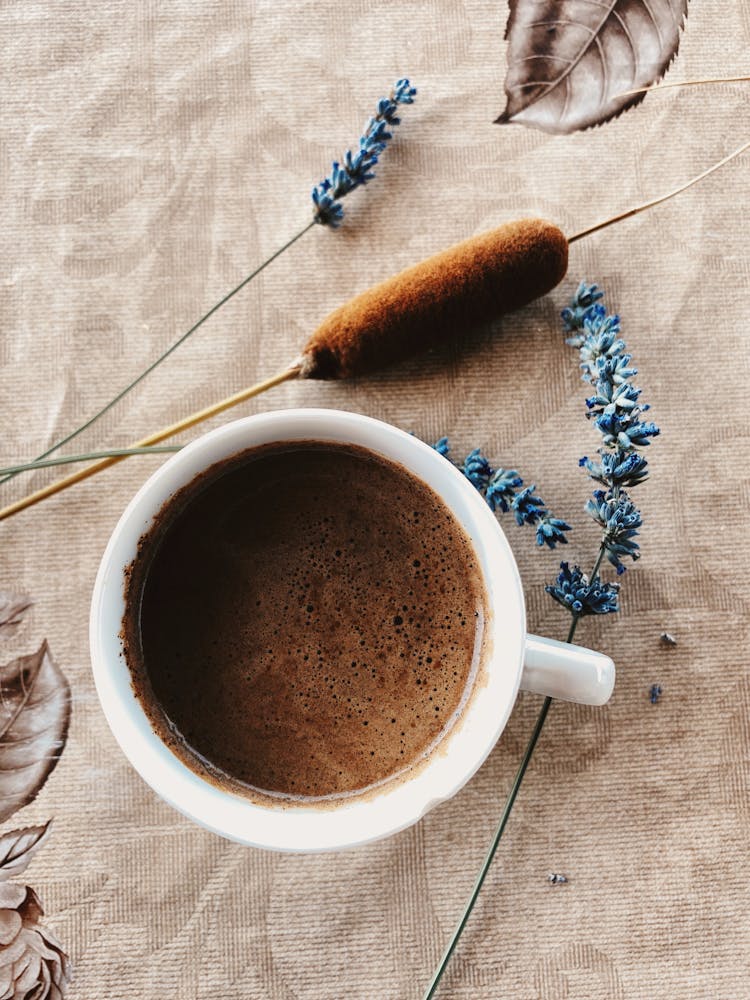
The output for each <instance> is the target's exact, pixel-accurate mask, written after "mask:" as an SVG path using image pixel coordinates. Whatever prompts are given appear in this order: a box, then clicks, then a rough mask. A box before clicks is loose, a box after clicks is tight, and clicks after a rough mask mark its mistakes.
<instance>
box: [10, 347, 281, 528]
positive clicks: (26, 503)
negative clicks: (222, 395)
mask: <svg viewBox="0 0 750 1000" xmlns="http://www.w3.org/2000/svg"><path fill="white" fill-rule="evenodd" d="M299 373H300V368H299V365H297V364H294V365H292V366H291V367H290V368H286V369H284V371H282V372H279V373H278V374H276V375H272V376H271V378H267V379H265V380H264V381H263V382H258V383H257V385H253V386H250V388H249V389H242V390H241V391H240V392H236V393H234V395H233V396H228V397H227V398H226V399H222V400H220V401H219V402H218V403H213V404H212V405H211V406H207V407H205V408H204V409H202V410H198V411H197V412H196V413H191V414H190V416H188V417H184V418H183V419H182V420H178V421H177V423H175V424H170V425H169V426H168V427H164V428H163V429H162V430H160V431H156V432H155V433H154V434H149V435H148V437H145V438H142V439H141V440H140V441H136V442H135V443H134V444H133V445H131V448H148V447H150V446H151V445H154V444H159V442H160V441H164V440H165V439H166V438H170V437H174V435H175V434H180V433H181V432H182V431H186V430H189V429H190V428H191V427H195V425H196V424H200V423H202V422H203V421H204V420H210V418H211V417H215V416H216V415H217V414H219V413H223V412H224V411H225V410H229V409H231V407H233V406H237V405H238V403H244V402H245V400H247V399H252V398H253V396H259V395H260V394H261V393H262V392H265V391H266V390H267V389H272V388H273V387H274V386H275V385H280V384H281V383H282V382H286V381H287V380H288V379H292V378H296V377H297V376H298V375H299ZM125 458H127V455H110V456H109V457H108V458H103V459H101V460H100V461H99V462H95V463H94V464H93V465H88V466H86V468H85V469H80V470H79V471H78V472H74V473H72V475H70V476H65V478H64V479H58V480H57V481H56V482H54V483H50V485H49V486H45V487H43V488H42V489H40V490H37V491H36V492H35V493H30V494H29V495H28V496H26V497H23V498H22V499H21V500H17V501H16V502H15V503H12V504H9V505H8V506H7V507H3V509H2V510H0V521H4V520H5V519H6V518H7V517H11V515H13V514H17V513H18V512H19V511H22V510H25V509H26V508H27V507H32V506H33V505H34V504H37V503H39V502H40V501H41V500H46V498H47V497H50V496H53V495H54V494H55V493H60V492H61V491H62V490H66V489H67V488H68V487H69V486H74V485H75V484H76V483H80V482H83V480H84V479H88V478H89V477H90V476H94V475H96V473H97V472H101V471H102V469H108V468H109V467H110V465H115V464H116V463H117V462H122V461H123V459H125Z"/></svg>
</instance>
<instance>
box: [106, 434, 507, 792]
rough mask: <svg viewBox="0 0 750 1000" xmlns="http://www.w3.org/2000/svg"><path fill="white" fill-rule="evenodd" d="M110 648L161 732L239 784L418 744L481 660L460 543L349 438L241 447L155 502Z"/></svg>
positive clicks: (438, 507)
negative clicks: (118, 645) (122, 655)
mask: <svg viewBox="0 0 750 1000" xmlns="http://www.w3.org/2000/svg"><path fill="white" fill-rule="evenodd" d="M126 598H127V604H126V607H127V612H126V615H125V618H124V621H123V637H124V640H125V646H126V656H127V660H128V663H129V666H130V668H131V671H132V675H133V679H134V686H135V690H136V693H137V696H138V697H139V699H140V700H141V703H142V704H143V706H144V708H145V709H146V711H147V713H148V715H149V718H150V720H151V722H152V724H153V725H154V727H155V729H156V731H157V732H158V733H159V735H160V736H161V737H162V738H163V739H164V740H165V741H166V742H167V743H168V744H169V746H171V747H172V749H173V750H174V751H175V752H176V753H177V755H178V756H179V757H180V758H181V759H182V760H183V761H185V763H187V764H188V766H189V767H191V768H192V769H193V770H195V771H197V772H198V773H200V774H203V775H206V776H208V777H210V778H211V779H212V780H213V781H215V782H218V783H220V784H225V785H229V786H232V787H234V788H235V789H237V788H239V789H242V790H244V791H246V792H250V794H251V795H252V794H253V791H254V792H255V793H258V794H261V795H262V794H263V793H266V794H268V793H270V794H273V795H282V796H287V797H293V798H297V799H299V798H310V797H314V798H318V797H321V796H337V795H343V794H348V793H353V792H357V791H360V790H362V789H365V788H368V787H369V786H372V785H376V784H378V783H381V782H383V781H385V780H386V779H389V778H393V777H394V776H395V775H397V774H399V773H400V772H403V771H405V770H407V769H409V768H413V767H414V766H415V765H416V764H418V763H419V762H420V761H422V760H423V759H424V758H425V756H426V755H428V754H429V753H430V751H431V750H432V749H433V748H434V747H435V745H436V743H437V742H439V740H440V739H441V738H442V737H443V735H444V734H445V733H446V732H447V730H449V729H450V728H451V727H452V726H453V725H454V724H455V722H456V719H457V717H458V715H459V714H460V712H461V710H462V708H463V705H464V703H465V701H466V698H467V696H468V693H469V691H470V689H471V687H472V683H473V680H474V677H475V675H476V672H477V670H478V668H479V664H480V660H481V650H482V642H483V629H484V623H485V619H486V616H487V609H486V598H485V593H484V588H483V584H482V580H481V576H480V572H479V569H478V567H477V564H476V557H475V554H474V551H473V549H472V547H471V544H470V543H469V540H468V538H467V536H466V535H465V533H464V531H463V529H462V528H461V526H460V525H459V523H458V522H457V520H456V518H455V516H454V515H453V514H452V513H451V512H450V511H449V510H448V508H447V507H446V506H445V504H444V503H443V502H442V500H440V498H439V497H438V496H437V495H436V494H435V493H434V492H433V490H432V489H430V488H429V487H428V486H427V485H426V484H424V483H422V482H421V481H420V480H418V479H416V478H414V477H413V476H412V475H410V474H408V473H407V472H406V471H405V470H404V469H403V468H401V467H400V466H398V465H396V464H394V463H392V462H389V461H386V460H384V459H382V458H379V457H377V456H375V455H374V454H372V453H371V452H369V451H366V450H364V449H362V448H357V447H352V446H343V445H335V444H334V445H332V444H325V443H317V442H302V443H294V444H279V445H271V446H265V447H261V448H256V449H252V450H250V451H247V452H244V453H242V454H240V455H238V456H235V457H234V458H232V459H230V460H228V461H226V462H223V463H220V464H218V465H215V466H213V467H212V468H211V469H209V470H208V471H207V472H206V473H204V474H203V475H201V476H200V477H199V478H197V479H196V480H194V481H193V482H192V483H191V484H190V485H188V486H187V487H185V488H184V489H182V490H181V491H180V492H178V493H177V494H176V495H175V496H174V497H172V498H171V499H170V500H169V501H168V502H167V503H166V504H165V506H164V507H163V508H162V510H161V512H160V513H159V515H158V517H157V518H156V521H155V523H154V526H153V527H152V528H151V530H150V531H149V532H148V533H147V534H146V535H145V536H144V537H143V539H142V540H141V544H140V548H139V554H138V556H137V558H136V560H135V562H134V563H133V565H132V567H131V570H130V574H129V582H128V585H127V594H126Z"/></svg>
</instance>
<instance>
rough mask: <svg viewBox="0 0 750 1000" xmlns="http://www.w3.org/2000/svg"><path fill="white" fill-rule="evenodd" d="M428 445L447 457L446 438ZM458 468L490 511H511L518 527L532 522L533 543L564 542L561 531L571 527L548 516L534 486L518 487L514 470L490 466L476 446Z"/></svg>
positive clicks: (505, 512) (545, 507)
mask: <svg viewBox="0 0 750 1000" xmlns="http://www.w3.org/2000/svg"><path fill="white" fill-rule="evenodd" d="M432 447H433V448H434V449H435V451H437V452H439V453H440V454H441V455H442V456H443V457H444V458H448V454H449V452H450V444H449V442H448V438H447V437H442V438H440V440H439V441H437V442H436V443H435V444H434V445H433V446H432ZM458 468H459V469H460V470H461V472H463V474H464V475H465V476H466V478H467V479H468V480H469V482H470V483H471V485H472V486H473V487H474V488H475V489H476V490H477V491H478V492H479V493H481V495H482V496H483V497H484V499H485V500H486V501H487V504H488V506H489V507H490V509H491V510H492V511H494V512H497V511H498V510H500V511H502V512H503V513H504V514H507V513H508V512H509V511H511V512H512V513H513V516H514V517H515V520H516V524H518V525H519V526H520V525H524V524H531V525H534V526H535V527H536V543H537V545H546V546H547V547H548V548H550V549H554V548H555V547H556V546H557V545H567V543H568V539H567V537H566V535H565V533H566V532H567V531H572V530H573V529H572V528H571V526H570V525H569V524H568V523H567V522H566V521H563V520H562V518H559V517H554V516H553V515H552V512H551V511H550V510H549V509H548V508H547V506H546V505H545V503H544V500H542V498H541V497H540V496H536V494H535V493H534V490H535V489H536V486H535V485H531V486H527V487H525V488H522V487H523V479H522V478H521V477H520V476H519V474H518V472H517V471H516V470H515V469H502V468H500V469H493V467H492V466H491V465H490V463H489V462H488V460H487V459H486V458H485V456H484V455H483V454H482V452H481V450H480V449H479V448H475V449H474V450H473V451H471V452H469V454H468V455H467V456H466V458H465V459H464V461H463V464H462V465H460V466H458Z"/></svg>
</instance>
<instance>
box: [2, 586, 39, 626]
mask: <svg viewBox="0 0 750 1000" xmlns="http://www.w3.org/2000/svg"><path fill="white" fill-rule="evenodd" d="M33 603H34V602H33V601H32V600H31V598H30V597H27V596H26V594H11V593H10V591H8V590H0V634H2V633H4V632H8V631H11V630H12V629H13V628H15V626H16V625H18V624H20V622H21V619H22V618H23V613H24V611H26V609H27V608H30V607H31V605H32V604H33Z"/></svg>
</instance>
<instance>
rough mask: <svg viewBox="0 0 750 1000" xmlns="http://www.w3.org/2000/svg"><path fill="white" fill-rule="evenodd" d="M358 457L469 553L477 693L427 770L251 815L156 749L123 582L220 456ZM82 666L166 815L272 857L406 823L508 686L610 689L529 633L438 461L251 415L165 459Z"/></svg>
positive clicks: (370, 435)
mask: <svg viewBox="0 0 750 1000" xmlns="http://www.w3.org/2000/svg"><path fill="white" fill-rule="evenodd" d="M310 440H315V441H329V442H338V443H348V444H355V445H359V446H361V447H363V448H367V449H369V450H370V451H373V452H375V453H377V454H379V455H383V456H384V457H385V458H388V459H390V460H391V461H393V462H397V463H399V464H400V465H402V466H404V467H405V468H406V469H407V470H408V471H409V472H410V473H411V474H413V475H415V476H417V477H418V478H419V479H421V480H422V481H423V482H425V483H427V484H428V485H429V486H431V487H432V489H433V490H435V492H436V493H438V494H439V495H440V497H441V498H442V500H443V502H444V503H445V504H447V506H448V507H449V508H450V509H451V510H452V512H453V514H454V515H455V517H456V518H457V519H458V521H459V522H460V524H461V525H462V526H463V528H464V530H465V531H466V533H467V534H468V536H469V538H470V540H471V543H472V546H473V547H474V550H475V552H476V556H477V560H478V564H479V566H480V569H481V573H482V577H483V580H484V585H485V589H486V592H487V599H488V602H487V603H488V607H489V609H490V615H489V616H488V618H489V620H488V622H487V626H486V627H487V633H486V634H487V635H488V637H489V645H488V652H487V654H486V656H485V670H484V672H483V673H484V676H483V678H482V681H483V683H481V684H479V685H478V686H477V689H476V690H475V691H474V692H472V694H471V696H470V697H469V700H468V702H467V704H466V707H465V709H464V712H463V714H462V716H461V718H460V719H459V721H458V722H457V723H456V725H455V726H454V727H453V728H452V729H451V730H450V731H449V732H448V733H447V734H446V736H445V737H444V739H443V740H442V742H441V743H440V744H439V745H438V747H437V748H436V750H435V751H433V753H432V754H431V756H430V757H429V759H428V760H427V762H426V763H424V764H422V765H421V766H420V767H417V768H415V770H414V773H413V774H411V775H407V776H406V777H404V778H403V779H401V780H399V781H397V782H392V783H385V784H384V785H383V788H382V790H381V789H375V790H371V791H369V792H368V793H367V794H364V795H362V796H356V795H354V796H351V797H347V798H342V799H340V800H337V801H336V802H335V803H332V802H330V801H328V802H325V803H320V804H319V805H315V804H307V805H300V806H295V805H293V804H292V805H290V804H286V803H285V804H280V805H279V806H275V805H273V804H271V803H269V804H259V803H258V802H254V801H251V800H250V799H249V798H245V797H243V796H242V795H240V794H238V793H234V792H230V791H227V790H225V789H222V788H219V787H218V786H216V785H213V784H211V782H209V781H207V780H205V779H204V778H201V777H199V776H198V775H197V774H195V773H194V772H193V771H191V770H190V769H189V768H188V767H187V766H186V765H185V764H184V763H182V761H181V760H179V758H177V757H176V756H175V755H174V754H173V753H172V751H171V750H169V749H168V748H167V747H166V746H165V744H164V743H163V742H162V741H161V740H160V738H159V737H158V736H157V735H156V733H155V732H154V730H153V729H152V727H151V725H150V723H149V721H148V718H147V716H146V714H145V712H144V710H143V708H142V707H141V705H140V703H139V701H138V700H137V698H136V697H135V694H134V692H133V688H132V685H131V681H130V673H129V669H128V666H127V663H126V660H125V656H124V652H123V648H122V642H121V639H120V637H119V634H120V628H121V624H122V618H123V613H124V610H125V603H124V590H125V573H126V569H127V567H128V566H129V564H130V563H131V562H132V560H133V558H134V557H135V554H136V548H137V545H138V540H139V539H140V537H141V535H142V534H143V533H144V532H145V531H146V530H147V529H148V528H149V526H150V525H151V523H152V521H153V518H154V517H155V515H156V514H157V513H158V511H159V509H160V508H161V507H162V505H163V504H164V503H165V501H166V500H167V499H168V498H169V497H170V496H172V494H173V493H175V491H177V490H179V489H180V488H181V487H183V486H185V485H187V484H188V483H189V482H191V481H192V480H193V479H194V478H195V477H196V476H197V475H198V474H199V473H201V472H203V471H204V470H205V469H207V468H208V467H209V466H211V465H213V464H214V463H215V462H218V461H220V460H222V459H225V458H228V457H230V456H232V455H235V454H237V453H238V452H241V451H243V450H244V449H246V448H251V447H255V446H258V445H262V444H269V443H274V442H280V441H310ZM90 642H91V658H92V665H93V672H94V678H95V681H96V688H97V692H98V695H99V699H100V701H101V705H102V708H103V710H104V714H105V716H106V717H107V721H108V722H109V725H110V727H111V729H112V732H113V733H114V736H115V738H116V739H117V741H118V743H119V744H120V746H121V748H122V750H123V751H124V753H125V755H126V756H127V757H128V759H129V760H130V762H131V764H132V765H133V766H134V767H135V769H136V770H137V771H138V772H139V773H140V775H141V776H142V777H143V778H144V779H145V781H146V782H148V784H149V785H151V787H152V788H153V789H154V790H155V791H156V792H157V793H158V794H159V795H160V796H161V797H162V798H163V799H165V800H166V801H167V802H168V803H169V804H170V805H172V806H174V807H175V808H176V809H178V810H179V811H180V812H182V813H184V814H185V815H186V816H188V817H189V818H190V819H192V820H194V821H195V822H197V823H199V824H201V825H202V826H204V827H207V828H208V829H210V830H213V831H214V832H216V833H219V834H221V835H222V836H224V837H227V838H229V839H231V840H235V841H238V842H240V843H243V844H250V845H253V846H257V847H265V848H269V849H274V850H280V851H330V850H341V849H344V848H348V847H353V846H355V845H357V844H363V843H367V842H368V841H372V840H377V839H380V838H382V837H386V836H389V835H390V834H393V833H396V832H397V831H399V830H402V829H404V828H405V827H407V826H410V825H411V824H412V823H416V822H417V821H418V820H419V819H420V818H421V817H422V816H424V814H425V813H426V812H427V811H428V810H429V809H431V808H432V807H433V806H435V805H437V804H438V803H439V802H443V801H445V800H446V799H448V798H450V797H451V796H453V795H455V794H456V792H457V791H458V790H459V789H460V788H461V787H462V786H463V785H464V784H465V783H466V782H467V781H468V780H469V778H470V777H471V776H472V775H473V774H474V772H475V771H476V770H477V768H478V767H479V766H480V765H481V764H482V762H483V761H484V760H485V758H486V757H487V755H488V754H489V753H490V751H491V750H492V748H493V747H494V745H495V743H496V742H497V740H498V737H499V736H500V734H501V733H502V731H503V729H504V727H505V724H506V722H507V720H508V716H509V715H510V712H511V709H512V708H513V704H514V702H515V699H516V695H517V693H518V690H519V688H522V689H523V690H525V691H533V692H535V693H537V694H544V695H552V696H553V697H555V698H561V699H564V700H567V701H575V702H579V703H582V704H587V705H603V704H604V703H605V702H606V701H607V700H608V699H609V697H610V695H611V693H612V690H613V687H614V679H615V669H614V664H613V662H612V660H611V659H610V658H609V657H607V656H604V655H602V654H601V653H596V652H593V651H592V650H588V649H584V648H582V647H581V646H573V645H568V644H567V643H563V642H557V641H554V640H551V639H542V638H539V637H537V636H532V635H527V633H526V616H525V609H524V601H523V591H522V589H521V580H520V577H519V575H518V569H517V567H516V564H515V561H514V559H513V555H512V553H511V550H510V547H509V545H508V542H507V541H506V538H505V535H504V534H503V531H502V529H501V527H500V525H499V524H498V522H497V519H496V518H495V516H494V514H493V513H492V512H491V510H490V509H489V507H488V506H487V504H486V503H485V501H484V500H483V498H482V497H481V496H480V495H479V493H478V492H477V491H476V490H475V488H474V487H473V486H472V485H471V483H469V481H468V480H467V479H466V478H465V477H464V476H463V474H462V473H461V472H460V471H459V470H458V469H456V468H455V467H454V466H453V465H452V464H451V463H450V462H449V461H447V460H446V459H445V458H444V457H443V456H442V455H439V454H438V453H437V452H436V451H434V450H433V449H432V448H430V447H429V446H428V445H426V444H424V443H423V442H422V441H420V440H418V439H417V438H415V437H413V436H411V435H409V434H407V433H405V432H404V431H401V430H398V429H397V428H396V427H392V426H391V425H390V424H386V423H383V422H381V421H379V420H374V419H372V418H371V417H365V416H361V415H360V414H356V413H348V412H344V411H339V410H324V409H299V410H281V411H276V412H268V413H262V414H259V415H257V416H252V417H247V418H245V419H243V420H237V421H234V422H232V423H229V424H225V425H224V426H222V427H219V428H217V429H216V430H214V431H211V432H210V433H208V434H205V435H204V436H202V437H200V438H198V439H197V440H196V441H193V442H192V443H191V444H189V445H187V446H186V447H185V448H183V449H182V450H181V451H179V452H177V453H176V454H175V455H173V456H172V457H171V458H170V459H169V460H168V461H167V462H165V464H164V465H163V466H161V468H159V469H158V470H157V471H156V472H155V473H154V474H153V475H152V476H151V478H150V479H148V480H147V482H146V483H145V484H144V485H143V486H142V487H141V489H140V490H139V491H138V493H137V494H136V496H135V497H134V498H133V500H132V501H131V502H130V504H129V505H128V507H127V509H126V510H125V512H124V513H123V515H122V517H121V518H120V520H119V522H118V524H117V527H116V528H115V530H114V531H113V533H112V537H111V538H110V540H109V543H108V545H107V548H106V550H105V552H104V555H103V557H102V561H101V565H100V567H99V572H98V575H97V578H96V583H95V585H94V593H93V597H92V603H91V619H90Z"/></svg>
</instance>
